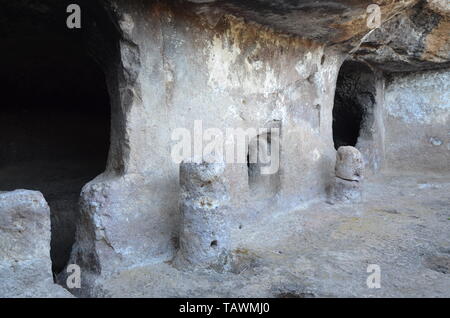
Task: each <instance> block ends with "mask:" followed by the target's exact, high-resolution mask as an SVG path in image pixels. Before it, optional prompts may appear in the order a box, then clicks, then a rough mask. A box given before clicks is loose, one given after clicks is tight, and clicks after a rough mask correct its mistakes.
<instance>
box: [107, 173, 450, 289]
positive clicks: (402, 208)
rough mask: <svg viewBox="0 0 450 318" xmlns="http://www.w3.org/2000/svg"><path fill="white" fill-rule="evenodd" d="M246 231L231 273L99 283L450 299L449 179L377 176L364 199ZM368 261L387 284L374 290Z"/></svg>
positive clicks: (138, 271)
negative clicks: (370, 287)
mask: <svg viewBox="0 0 450 318" xmlns="http://www.w3.org/2000/svg"><path fill="white" fill-rule="evenodd" d="M256 228H257V231H256V232H255V231H253V232H246V230H245V229H243V230H242V231H241V233H242V234H241V238H240V242H239V246H240V247H239V248H238V249H236V250H235V251H234V253H235V255H236V259H237V261H235V262H234V268H233V273H230V272H226V273H218V272H215V271H212V270H196V271H178V270H176V269H174V268H173V267H172V266H171V265H170V262H162V261H161V262H156V263H155V264H152V265H147V266H145V267H137V268H133V269H130V270H127V271H124V272H121V273H118V274H117V275H115V276H113V277H111V278H109V279H107V280H104V281H102V282H101V285H102V290H103V292H102V294H103V295H106V296H111V297H450V177H449V176H436V175H427V176H424V175H422V176H405V175H403V176H399V175H393V174H387V173H385V174H384V175H382V176H381V175H380V176H377V177H373V178H371V179H370V180H368V181H366V184H365V198H364V201H363V202H362V203H360V204H354V205H352V204H345V205H344V204H342V205H331V204H328V203H325V202H323V200H320V201H319V200H318V201H317V202H313V203H310V204H309V205H308V206H307V207H301V208H299V209H297V210H295V211H291V212H287V213H278V214H276V215H273V214H272V216H271V217H270V218H266V219H264V220H262V221H260V222H259V224H258V225H257V226H256ZM369 264H377V265H379V266H380V269H381V288H379V289H369V288H368V287H367V284H366V280H367V278H368V276H369V275H370V273H367V267H368V265H369Z"/></svg>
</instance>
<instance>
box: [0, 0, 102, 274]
mask: <svg viewBox="0 0 450 318" xmlns="http://www.w3.org/2000/svg"><path fill="white" fill-rule="evenodd" d="M18 2H20V1H18ZM30 3H31V4H28V5H30V7H26V8H19V7H17V8H16V7H14V5H10V6H8V5H6V4H5V5H3V4H2V3H0V4H2V9H4V11H3V13H4V14H0V27H2V26H4V27H5V28H6V27H7V29H8V30H10V31H11V32H9V33H8V34H3V33H2V34H0V35H1V41H2V50H1V51H0V69H1V76H0V94H1V96H2V99H1V103H0V145H1V146H0V191H10V190H14V189H29V190H37V191H41V192H42V193H43V194H44V196H45V198H46V200H47V202H48V203H49V205H50V209H51V225H52V233H51V258H52V262H53V271H54V272H55V273H58V272H60V271H61V270H62V269H63V268H64V266H65V265H66V262H67V261H68V259H69V256H70V252H71V248H72V245H73V243H74V240H75V230H76V223H77V218H78V214H79V211H78V200H79V196H80V191H81V188H82V187H83V186H84V185H85V184H86V183H87V182H89V181H90V180H92V179H93V178H95V177H96V176H97V175H99V174H100V173H102V172H103V171H104V170H105V167H106V162H107V157H108V150H109V138H110V137H109V136H110V101H109V95H108V90H107V87H106V82H105V75H104V73H103V71H102V68H101V67H100V66H99V65H98V64H97V63H96V62H95V61H94V60H93V59H92V58H91V57H90V55H88V53H87V52H86V49H85V47H84V46H83V41H82V38H81V36H79V34H77V33H75V32H72V31H73V30H70V31H69V30H67V29H66V28H65V17H66V14H65V7H64V5H63V4H64V2H62V3H61V2H60V4H59V5H58V6H56V7H54V8H53V9H49V8H50V7H46V6H45V4H44V3H45V1H44V2H41V3H40V6H39V2H37V1H30ZM34 5H35V6H34ZM19 9H20V10H19ZM8 10H9V11H8ZM46 10H47V11H46ZM52 10H57V12H58V14H55V15H53V14H52V12H55V11H52ZM61 10H62V11H61ZM6 17H9V18H10V20H6ZM61 19H62V20H61ZM5 28H2V29H3V30H4V31H5Z"/></svg>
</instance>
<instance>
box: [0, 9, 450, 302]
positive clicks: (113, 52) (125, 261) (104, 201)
mask: <svg viewBox="0 0 450 318" xmlns="http://www.w3.org/2000/svg"><path fill="white" fill-rule="evenodd" d="M0 1H2V0H0ZM29 2H30V1H24V0H19V1H16V2H14V3H12V4H9V6H8V10H12V11H8V12H20V11H21V10H20V9H21V8H22V7H27V8H28V9H29V10H26V11H25V12H26V13H25V14H24V20H26V21H28V19H27V18H28V17H34V18H36V19H37V20H39V21H42V20H48V21H49V22H48V23H47V22H45V23H43V25H44V26H45V28H51V27H54V26H55V24H53V23H55V22H54V21H59V20H58V19H59V18H60V17H62V16H63V17H65V16H64V14H63V13H65V10H64V9H65V8H64V5H62V4H61V3H63V4H67V3H68V0H67V1H64V2H58V3H59V4H58V5H57V6H56V3H57V1H55V0H45V1H42V2H41V4H40V5H38V4H37V3H34V2H33V1H31V2H33V4H32V5H30V4H29ZM193 2H195V3H193ZM372 3H373V2H372V1H353V0H348V1H347V0H335V1H312V0H304V1H287V0H286V1H283V0H278V1H268V0H267V1H257V2H255V1H253V2H250V1H234V0H230V1H226V0H222V1H207V0H205V1H203V0H197V1H176V2H175V1H174V2H169V1H156V0H155V1H144V0H133V1H126V0H111V1H102V2H97V1H82V2H81V4H82V7H83V8H84V9H83V12H85V13H86V14H87V17H89V19H87V20H83V21H86V22H87V23H86V24H85V25H86V27H84V28H83V29H82V31H80V32H82V34H77V33H75V34H77V36H76V38H77V39H78V36H79V37H80V38H82V40H80V39H78V40H80V41H79V42H76V43H79V44H80V45H83V46H86V47H87V51H88V52H89V54H91V55H92V56H93V57H94V58H95V60H96V61H99V63H100V64H101V66H102V69H103V71H104V72H105V76H106V82H107V85H108V90H109V94H110V97H111V145H110V151H109V159H108V164H107V167H106V172H105V173H104V174H102V175H100V176H98V177H97V178H96V179H94V180H93V181H91V182H89V183H88V184H87V185H86V186H85V187H84V188H83V190H82V193H81V199H80V211H79V212H80V216H79V218H78V222H77V226H76V228H77V233H76V242H75V245H74V246H73V249H72V253H71V257H70V261H69V263H70V264H78V265H80V266H81V267H82V290H80V291H75V293H77V294H79V295H81V296H86V295H87V296H89V295H101V293H102V292H101V291H99V289H97V287H98V286H96V285H97V284H98V282H99V281H101V279H98V277H100V276H103V277H105V276H108V275H111V274H113V273H115V272H117V271H121V270H124V269H127V268H130V267H132V266H136V265H142V264H146V263H149V262H163V261H169V260H172V259H173V257H174V256H175V255H176V251H177V247H178V246H177V243H178V242H179V241H180V239H181V242H182V245H183V244H184V245H183V246H182V248H181V250H180V253H181V254H183V253H184V254H185V255H184V256H183V258H185V259H188V260H189V261H190V262H191V263H209V262H210V261H211V259H214V260H217V258H218V257H219V256H220V247H221V246H222V244H224V246H225V247H226V249H229V250H234V251H236V250H238V246H237V245H236V244H237V243H236V241H235V240H233V238H235V237H237V236H233V235H234V234H233V231H239V230H240V229H241V228H242V227H244V228H246V229H248V228H249V229H250V230H249V232H248V233H251V229H252V226H255V224H256V223H257V221H258V220H260V218H261V215H262V214H263V213H264V212H266V211H272V212H279V211H284V210H286V209H292V208H294V207H296V206H298V205H299V204H302V203H304V202H306V201H309V200H311V199H316V198H321V197H323V196H324V195H325V187H326V186H327V185H328V184H330V183H333V182H335V188H334V189H335V196H336V197H338V198H340V199H343V200H344V201H357V200H359V199H360V194H361V184H360V182H359V181H360V178H361V171H362V161H359V159H361V157H360V155H357V154H356V153H355V154H350V156H349V158H351V159H355V158H357V159H358V158H359V159H358V160H356V161H355V162H353V161H352V160H350V161H351V162H352V164H351V165H350V166H345V164H344V165H342V166H339V167H338V168H337V170H334V169H335V154H336V152H335V149H334V147H333V108H334V107H335V88H336V82H337V81H338V80H339V78H338V74H339V71H340V70H341V71H343V72H344V73H345V74H346V75H345V74H344V76H343V77H342V78H344V80H343V81H342V83H338V88H339V89H341V88H342V91H340V92H341V93H342V94H340V95H339V94H337V95H338V97H345V102H343V103H341V105H338V107H336V109H338V108H342V109H346V108H348V107H349V105H350V104H351V103H359V104H362V105H363V106H364V107H366V106H367V107H366V108H363V109H364V110H365V112H366V115H369V116H367V117H366V118H365V119H364V120H362V124H361V125H360V126H361V127H359V128H360V131H359V132H358V133H359V134H360V135H359V137H358V136H357V138H355V140H356V141H355V142H356V145H355V146H356V147H357V148H358V149H359V150H360V152H361V153H362V156H364V158H365V159H368V160H367V162H369V166H370V167H371V168H377V167H379V166H381V164H382V161H383V158H384V147H385V134H386V136H387V138H388V140H389V142H391V145H392V147H388V150H389V151H390V154H389V155H387V157H388V163H390V164H391V166H392V167H394V165H392V164H393V163H394V162H395V161H396V160H397V158H398V157H399V156H400V153H401V151H399V149H402V147H403V146H405V145H406V143H403V142H402V141H401V140H400V139H399V136H400V135H399V134H398V133H397V132H399V131H400V130H401V129H404V130H403V132H404V134H405V135H408V134H410V133H411V131H412V129H415V128H416V129H417V136H420V138H422V136H427V138H428V137H429V138H428V139H426V140H429V141H430V142H431V144H432V145H433V147H436V148H433V149H438V148H437V147H439V151H436V152H434V153H433V156H434V154H436V153H437V154H438V157H433V158H439V159H438V160H435V159H431V157H430V156H428V155H427V156H423V157H421V158H422V159H420V160H422V162H421V164H420V165H417V166H418V167H419V166H420V167H426V166H427V165H428V166H429V165H431V166H433V167H436V168H437V169H440V168H439V167H442V166H443V164H442V163H443V162H444V163H445V160H448V152H446V151H447V150H445V149H444V147H447V149H448V145H446V143H447V141H445V134H444V133H443V132H444V131H445V126H447V127H448V120H447V118H448V116H447V115H448V107H447V106H448V105H447V103H446V102H444V101H443V100H444V99H443V100H438V101H436V103H437V104H439V105H440V106H439V107H437V109H434V110H433V111H432V112H433V116H432V117H433V118H432V120H430V121H428V119H429V118H430V116H428V115H426V116H425V117H426V118H427V119H426V120H425V122H426V123H425V125H422V124H420V125H419V124H417V125H414V126H411V128H406V126H405V125H406V123H408V120H405V119H404V118H403V117H405V116H403V115H404V114H405V113H406V114H408V112H409V108H408V107H409V106H408V105H406V104H404V101H405V100H407V99H408V98H406V97H405V96H409V95H410V94H411V95H414V94H415V92H411V91H404V87H403V84H402V83H409V84H411V83H413V84H417V85H418V86H419V87H420V88H421V87H423V86H426V85H425V83H424V82H426V81H428V80H429V79H430V78H431V79H432V81H435V82H436V83H438V82H439V85H438V86H436V88H433V89H431V88H427V89H426V90H423V91H421V90H420V89H419V91H420V92H421V96H423V99H424V100H426V102H423V103H422V102H420V103H419V102H418V101H413V102H412V103H411V105H415V106H414V112H415V110H417V109H419V110H420V111H419V113H421V112H425V113H427V112H428V111H429V108H428V106H429V100H434V99H435V97H433V96H432V95H433V94H434V93H435V92H436V90H437V89H438V87H439V88H442V87H445V84H443V83H441V82H442V81H445V79H446V78H447V75H446V74H447V73H444V72H442V73H439V74H437V75H427V77H426V78H424V80H423V81H422V80H420V79H419V78H418V77H417V76H418V75H405V74H398V76H394V77H392V78H393V81H392V82H388V86H387V88H388V90H387V92H386V93H387V94H386V101H387V109H386V113H385V115H386V116H385V117H383V112H384V111H385V108H384V101H385V99H384V97H385V95H384V78H383V76H382V73H381V71H380V70H379V69H378V68H380V69H382V70H385V71H389V72H396V71H400V70H403V71H405V70H418V69H427V68H433V67H442V66H445V65H447V64H446V63H447V60H448V48H447V45H448V43H447V42H448V41H447V39H444V40H443V38H445V36H443V35H442V34H443V33H445V30H447V28H448V26H446V23H447V22H446V21H447V20H446V18H445V17H446V15H447V11H446V7H445V6H444V5H443V4H442V3H440V2H438V1H434V2H433V1H429V2H427V4H426V3H425V2H424V1H419V0H405V1H394V0H386V1H384V0H380V1H376V3H378V4H379V5H380V6H381V10H382V22H385V25H384V26H383V28H382V29H380V30H377V31H374V32H373V33H372V34H371V35H370V36H368V37H365V35H367V34H368V32H369V29H368V27H367V23H366V22H367V12H366V8H367V6H368V5H369V4H372ZM52 8H53V9H52ZM61 8H62V9H63V11H61V12H63V13H61V12H60V11H59V9H61ZM55 12H59V13H58V14H57V15H56V16H54V14H56V13H55ZM49 17H55V20H52V19H48V18H49ZM7 21H8V20H5V19H4V16H2V13H1V12H0V23H1V25H2V26H5V28H0V32H3V33H9V32H10V33H11V35H10V37H9V41H11V40H14V36H15V33H14V32H15V31H14V28H11V27H9V28H8V27H7V26H8V23H7ZM395 21H397V22H395ZM395 23H397V24H395ZM391 24H393V25H391ZM26 26H27V27H25V29H27V28H28V29H29V28H32V26H33V25H32V24H31V23H28V24H26ZM39 26H40V27H42V24H39ZM397 31H398V32H397ZM58 32H59V31H58ZM74 32H76V31H75V30H74ZM66 33H67V32H63V33H62V35H65V34H66ZM59 35H61V34H59ZM387 36H391V40H385V39H386V37H387ZM362 38H364V41H363V42H364V43H363V45H362V46H361V48H360V49H359V50H357V51H356V53H355V52H353V53H354V58H356V59H363V60H365V61H366V62H367V63H369V64H371V67H368V66H367V67H366V66H365V65H364V67H360V66H361V65H362V64H347V65H350V69H346V67H345V66H344V67H342V68H341V66H342V63H343V62H344V60H345V59H346V58H347V57H348V54H349V52H350V51H351V50H352V49H355V48H356V45H357V44H359V42H360V41H361V39H362ZM383 50H384V51H383ZM385 51H386V52H388V53H389V52H390V53H389V54H387V53H384V52H385ZM392 51H393V52H395V54H394V53H392ZM391 53H392V54H391ZM352 65H353V66H352ZM354 65H359V66H358V67H359V68H360V69H358V70H357V71H359V72H352V71H353V70H355V69H357V68H358V67H354ZM377 67H378V68H377ZM347 71H348V72H347ZM430 74H431V73H430ZM346 79H348V80H346ZM447 82H448V81H447ZM340 84H342V87H341V86H340ZM409 84H408V85H409ZM396 96H397V97H398V98H397V97H396ZM447 100H448V98H447ZM419 104H420V105H419ZM341 106H342V107H341ZM434 112H436V114H434ZM427 114H428V113H427ZM385 118H387V120H388V121H391V122H389V123H388V124H387V125H384V122H383V120H384V119H385ZM405 118H408V116H406V117H405ZM443 118H445V120H446V121H445V120H443ZM439 120H441V122H439ZM199 122H200V124H199V125H200V129H198V127H199V125H198V123H199ZM437 122H439V128H438V130H434V128H432V127H435V123H437ZM416 123H417V121H416ZM404 124H405V125H404ZM397 125H398V126H397ZM344 126H345V125H344ZM270 127H276V128H278V129H279V134H277V135H276V136H275V135H271V136H270V138H268V133H267V132H262V133H261V132H258V133H257V135H255V136H254V138H253V139H256V140H262V139H264V138H267V139H270V141H271V143H275V142H276V143H279V147H278V148H274V149H276V151H274V152H271V154H274V153H277V154H278V155H279V161H278V163H279V166H278V167H277V169H276V171H275V172H274V174H273V175H269V176H261V175H260V174H258V173H255V171H257V169H258V168H259V167H260V162H258V161H257V162H256V165H254V164H253V163H251V162H250V160H249V159H244V160H243V162H240V161H236V162H231V163H228V164H227V169H226V171H225V172H224V173H223V174H222V172H220V173H217V175H218V176H219V177H218V178H219V180H218V181H217V183H214V184H215V185H217V187H218V188H217V187H215V186H213V187H212V188H211V189H209V188H208V187H206V188H198V187H197V185H193V184H192V182H193V181H194V180H200V181H202V182H203V181H207V179H204V178H203V176H202V175H198V171H197V170H195V171H191V170H189V169H190V168H187V167H184V168H183V169H182V171H181V180H182V184H181V189H180V186H179V183H178V182H179V180H180V169H179V163H180V162H179V161H176V160H174V158H173V156H172V149H173V147H174V146H175V145H177V144H178V141H179V140H177V138H175V137H176V136H177V135H176V134H174V132H176V131H177V130H178V129H183V131H185V132H186V131H187V132H188V134H190V136H193V137H194V138H195V136H197V137H198V136H200V144H202V146H205V144H206V142H205V140H204V138H203V137H204V134H206V133H205V131H206V130H207V129H210V128H214V129H215V130H216V131H217V130H219V131H221V132H223V133H225V132H226V131H227V129H228V128H232V129H242V130H248V129H256V130H258V129H260V128H270ZM199 130H200V131H199ZM209 132H211V131H209ZM174 136H175V137H174ZM225 139H226V140H227V142H228V141H229V140H230V139H227V138H225ZM195 142H198V140H197V141H193V140H190V142H189V144H190V145H192V143H195ZM396 144H397V145H398V146H396ZM416 145H417V140H415V139H413V138H410V140H409V142H408V143H407V147H406V146H405V150H407V151H410V150H411V149H414V147H415V146H416ZM427 146H429V145H427ZM251 147H252V146H251V145H250V143H249V141H248V140H246V141H245V142H244V148H245V149H244V150H243V151H242V153H244V157H246V156H248V155H249V153H250V152H251ZM395 147H397V148H395ZM194 148H195V146H194ZM394 148H395V149H394ZM256 149H257V152H262V150H261V148H260V147H256ZM443 149H444V150H443ZM342 158H346V157H345V156H343V157H342ZM183 159H184V158H183ZM340 160H341V159H339V160H338V161H340ZM342 160H343V162H344V163H346V162H347V161H346V160H344V159H342ZM339 164H340V163H339ZM408 164H409V163H408ZM411 167H415V166H414V165H411ZM447 167H448V164H447ZM374 170H376V169H374ZM196 171H197V172H196ZM334 171H336V174H337V177H335V173H334ZM222 177H223V179H222ZM224 180H226V183H227V189H226V190H224V189H223V186H224V183H225V181H224ZM255 189H256V190H257V191H256V192H257V193H263V194H265V195H266V196H264V197H261V196H259V195H255V191H254V190H255ZM204 191H206V192H208V191H209V192H208V195H210V196H211V197H213V196H221V195H223V196H224V197H225V196H226V198H227V200H221V203H222V204H223V207H224V210H226V213H227V216H226V217H227V222H229V223H226V224H225V225H226V226H225V227H222V225H223V224H222V223H221V221H222V220H223V218H224V217H225V216H224V215H223V213H222V212H221V214H220V213H219V214H218V215H217V217H218V218H217V219H216V218H215V217H216V216H212V215H211V216H208V217H207V219H206V222H203V221H205V220H202V218H200V217H199V215H200V214H201V213H203V212H205V213H207V211H206V210H208V209H206V208H204V207H200V208H198V209H197V207H196V208H193V207H192V205H190V204H191V203H193V202H197V203H198V202H201V200H200V197H201V196H202V194H204ZM215 191H217V192H215ZM180 192H182V193H185V194H186V193H191V192H192V193H195V196H193V197H191V198H189V197H186V198H184V199H185V201H184V202H185V204H184V206H183V205H182V207H181V209H182V212H183V214H184V216H185V217H186V216H187V218H185V222H186V225H187V226H186V227H185V229H187V230H188V231H190V233H188V232H184V233H182V234H181V237H179V236H180V233H179V229H180V227H181V226H182V218H180V213H179V212H180V211H179V206H178V200H177V199H178V198H179V196H180ZM210 192H214V193H210ZM228 199H229V200H228ZM225 201H226V202H225ZM221 211H222V210H221ZM206 215H207V214H206ZM71 225H72V229H73V228H75V226H74V224H71ZM203 225H204V226H205V228H202V226H203ZM228 227H229V228H230V229H232V231H230V234H229V235H230V236H229V237H228V233H227V232H223V233H222V232H221V231H225V230H226V229H227V228H228ZM203 229H206V230H207V232H208V233H207V234H205V233H202V230H203ZM213 229H214V230H213ZM59 230H61V229H59ZM212 232H214V235H213V233H212ZM218 233H219V238H217V237H216V235H217V234H218ZM215 241H217V242H215ZM183 242H184V243H183ZM216 246H217V247H219V249H214V248H215V247H216ZM211 251H212V252H211ZM237 254H239V253H237ZM237 254H236V253H235V255H234V256H233V255H232V256H231V257H232V258H236V257H237V256H236V255H237ZM237 258H239V257H237ZM237 263H239V261H237ZM232 266H236V265H232ZM238 272H239V271H238ZM58 281H59V282H60V283H61V284H63V285H64V282H65V273H64V272H63V273H62V274H61V276H59V277H58ZM100 289H101V288H100Z"/></svg>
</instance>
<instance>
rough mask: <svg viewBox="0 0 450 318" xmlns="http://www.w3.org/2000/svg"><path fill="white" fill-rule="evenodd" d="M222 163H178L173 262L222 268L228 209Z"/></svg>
mask: <svg viewBox="0 0 450 318" xmlns="http://www.w3.org/2000/svg"><path fill="white" fill-rule="evenodd" d="M225 167H226V165H225V163H223V162H220V163H208V162H204V161H203V162H201V163H195V162H183V163H182V164H181V166H180V187H181V197H180V212H181V216H182V221H181V233H180V249H179V251H178V255H177V257H176V259H175V262H174V264H175V265H176V266H177V264H179V265H182V264H186V262H187V263H188V264H192V265H199V266H205V267H212V268H217V267H223V265H224V263H225V261H226V255H227V254H228V251H229V245H230V238H229V231H230V226H229V224H228V223H229V222H228V221H227V218H228V214H229V213H228V212H229V210H230V203H229V201H230V195H229V185H228V180H227V178H226V177H225Z"/></svg>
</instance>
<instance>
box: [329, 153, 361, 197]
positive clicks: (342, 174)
mask: <svg viewBox="0 0 450 318" xmlns="http://www.w3.org/2000/svg"><path fill="white" fill-rule="evenodd" d="M363 173H364V160H363V157H362V155H361V153H360V152H359V150H358V149H356V148H355V147H351V146H344V147H339V149H338V151H337V154H336V168H335V174H336V177H335V182H334V185H333V188H332V193H331V199H332V200H333V201H342V202H358V201H360V200H361V199H362V180H363Z"/></svg>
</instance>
